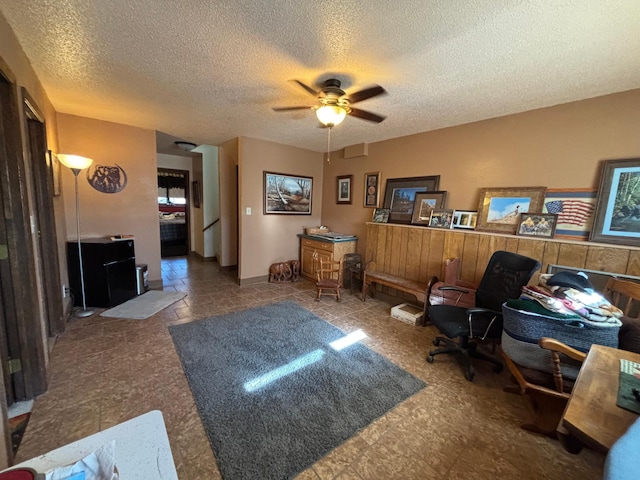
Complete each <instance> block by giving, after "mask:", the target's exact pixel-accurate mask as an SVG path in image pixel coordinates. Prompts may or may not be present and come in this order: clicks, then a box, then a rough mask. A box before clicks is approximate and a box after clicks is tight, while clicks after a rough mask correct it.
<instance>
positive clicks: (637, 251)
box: [365, 222, 640, 296]
mask: <svg viewBox="0 0 640 480" xmlns="http://www.w3.org/2000/svg"><path fill="white" fill-rule="evenodd" d="M496 250H506V251H509V252H515V253H519V254H521V255H526V256H528V257H532V258H535V259H537V260H538V261H539V262H540V263H541V264H542V268H541V270H540V271H541V272H546V270H547V266H548V265H549V264H559V265H565V266H570V267H577V268H585V269H589V270H599V271H606V272H612V273H620V274H626V275H634V276H640V248H637V247H626V246H619V245H605V244H602V243H591V242H579V241H568V240H553V239H537V238H530V237H527V238H525V237H517V236H515V235H504V234H498V233H486V232H476V231H472V230H471V231H466V230H444V229H437V228H430V227H416V226H411V225H396V224H389V223H386V224H385V223H370V222H369V223H367V243H366V250H365V261H366V262H367V263H368V262H371V261H374V262H376V270H381V271H383V272H385V273H390V274H392V275H398V276H400V277H405V278H408V279H410V280H417V281H420V282H428V280H429V279H430V278H431V277H432V276H436V277H438V278H444V261H445V260H446V259H447V258H453V257H459V258H460V259H461V267H460V279H461V280H464V281H466V282H471V283H473V284H476V285H477V284H478V283H479V282H480V279H481V278H482V275H483V273H484V270H485V268H486V267H487V264H488V263H489V258H490V257H491V255H492V254H493V252H495V251H496ZM538 275H539V272H538V273H536V274H535V275H534V276H533V278H532V279H531V281H530V282H529V283H532V284H535V283H537V282H538ZM383 292H384V293H387V294H390V295H394V296H401V295H400V293H399V292H395V291H394V290H392V289H388V288H387V287H385V288H384V289H383Z"/></svg>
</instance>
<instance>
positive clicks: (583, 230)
mask: <svg viewBox="0 0 640 480" xmlns="http://www.w3.org/2000/svg"><path fill="white" fill-rule="evenodd" d="M596 200H597V190H596V189H595V188H548V189H547V194H546V195H545V197H544V205H543V207H542V213H555V214H557V215H558V221H557V223H556V233H555V235H554V237H555V238H565V239H567V240H588V239H589V234H590V233H591V227H593V217H594V213H595V211H596Z"/></svg>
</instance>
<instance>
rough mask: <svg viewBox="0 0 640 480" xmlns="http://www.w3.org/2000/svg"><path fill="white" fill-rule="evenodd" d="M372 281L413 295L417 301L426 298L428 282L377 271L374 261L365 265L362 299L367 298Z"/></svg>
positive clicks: (422, 300)
mask: <svg viewBox="0 0 640 480" xmlns="http://www.w3.org/2000/svg"><path fill="white" fill-rule="evenodd" d="M372 283H377V284H378V285H385V286H387V287H391V288H395V289H396V290H402V291H403V292H407V293H410V294H412V295H415V297H416V298H417V299H418V301H419V302H422V303H424V302H425V301H426V300H427V294H428V291H429V286H430V285H429V284H428V283H422V282H416V281H415V280H407V279H406V278H402V277H398V276H396V275H391V274H389V273H384V272H378V271H376V270H375V263H373V262H371V263H370V264H369V265H367V268H366V270H365V271H364V276H363V279H362V301H363V302H364V301H366V299H367V290H368V289H369V286H370V285H371V284H372Z"/></svg>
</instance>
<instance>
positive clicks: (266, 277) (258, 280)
mask: <svg viewBox="0 0 640 480" xmlns="http://www.w3.org/2000/svg"><path fill="white" fill-rule="evenodd" d="M268 280H269V275H263V276H260V277H252V278H239V279H238V285H240V286H241V287H244V286H246V285H255V284H256V283H265V282H267V281H268Z"/></svg>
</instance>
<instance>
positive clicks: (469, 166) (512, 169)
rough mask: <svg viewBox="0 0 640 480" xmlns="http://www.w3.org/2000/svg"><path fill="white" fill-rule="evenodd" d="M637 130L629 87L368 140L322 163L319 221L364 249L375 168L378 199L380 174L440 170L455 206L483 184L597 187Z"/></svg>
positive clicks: (635, 144)
mask: <svg viewBox="0 0 640 480" xmlns="http://www.w3.org/2000/svg"><path fill="white" fill-rule="evenodd" d="M346 121H353V122H355V121H359V120H357V119H349V118H348V119H347V120H346ZM336 128H340V127H339V126H338V127H336ZM372 128H373V126H372ZM639 132H640V90H632V91H629V92H623V93H618V94H614V95H608V96H604V97H598V98H593V99H589V100H583V101H580V102H574V103H569V104H565V105H558V106H555V107H550V108H544V109H540V110H533V111H530V112H525V113H521V114H516V115H509V116H505V117H500V118H495V119H491V120H486V121H482V122H476V123H472V124H467V125H462V126H458V127H451V128H446V129H442V130H437V131H433V132H426V133H421V134H417V135H411V136H406V137H401V138H396V139H393V140H387V141H384V142H377V143H372V144H370V145H369V155H368V156H366V157H356V158H349V159H344V158H342V156H343V155H342V151H339V152H335V153H334V154H332V155H331V164H330V165H329V164H326V162H325V167H324V178H325V182H324V185H323V193H324V195H323V199H324V200H323V204H322V223H323V224H327V225H328V226H329V227H331V229H332V230H334V231H338V232H342V233H355V234H357V235H358V237H359V238H360V241H359V242H358V252H360V253H364V248H365V245H364V243H365V232H366V229H365V222H366V221H370V220H371V215H372V209H371V208H364V207H363V202H364V199H363V197H364V192H363V186H364V174H365V173H367V172H376V171H380V172H381V192H380V194H381V195H380V197H381V198H380V202H381V203H382V202H383V200H384V186H385V183H386V179H387V178H396V177H414V176H423V175H440V189H441V190H446V191H447V192H448V198H447V207H448V208H454V209H471V210H476V209H477V204H478V196H479V193H478V192H479V189H480V188H483V187H519V186H546V187H548V188H580V187H596V186H597V185H598V182H599V178H600V166H599V162H600V161H601V160H605V159H615V158H629V157H640V133H639ZM350 174H352V175H353V176H354V178H353V191H352V195H353V203H352V204H351V205H337V204H336V176H339V175H350ZM381 206H382V205H381Z"/></svg>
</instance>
